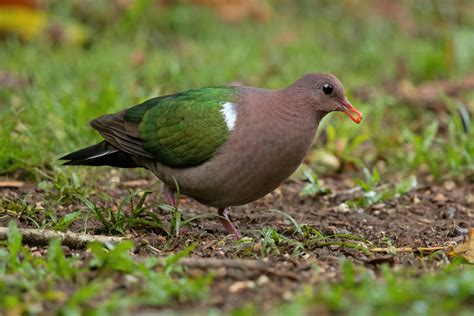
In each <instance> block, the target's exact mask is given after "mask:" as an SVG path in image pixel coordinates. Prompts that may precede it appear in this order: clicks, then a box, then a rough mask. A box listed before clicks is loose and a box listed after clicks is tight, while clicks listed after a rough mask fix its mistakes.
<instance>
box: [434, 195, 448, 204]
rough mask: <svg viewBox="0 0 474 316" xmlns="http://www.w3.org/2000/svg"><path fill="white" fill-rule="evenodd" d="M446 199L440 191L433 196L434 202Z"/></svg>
mask: <svg viewBox="0 0 474 316" xmlns="http://www.w3.org/2000/svg"><path fill="white" fill-rule="evenodd" d="M447 200H448V198H447V197H446V196H445V195H444V194H442V193H438V194H436V195H435V196H434V197H433V201H435V202H446V201H447Z"/></svg>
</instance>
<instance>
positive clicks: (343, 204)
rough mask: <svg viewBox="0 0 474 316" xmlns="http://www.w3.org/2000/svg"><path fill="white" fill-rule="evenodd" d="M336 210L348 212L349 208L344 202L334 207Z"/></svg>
mask: <svg viewBox="0 0 474 316" xmlns="http://www.w3.org/2000/svg"><path fill="white" fill-rule="evenodd" d="M336 211H337V212H340V213H349V212H350V211H351V209H350V208H349V205H347V204H346V203H341V204H339V205H338V206H337V207H336Z"/></svg>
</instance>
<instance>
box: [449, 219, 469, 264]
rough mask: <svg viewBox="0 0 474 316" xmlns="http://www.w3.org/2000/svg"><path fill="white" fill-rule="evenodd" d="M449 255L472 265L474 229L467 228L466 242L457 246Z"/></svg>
mask: <svg viewBox="0 0 474 316" xmlns="http://www.w3.org/2000/svg"><path fill="white" fill-rule="evenodd" d="M449 254H450V255H451V256H459V257H462V258H464V259H466V260H467V261H468V262H469V263H474V228H469V231H468V233H467V237H466V240H465V241H464V242H463V243H462V244H460V245H457V246H456V247H455V248H454V249H453V250H452V251H451V252H450V253H449Z"/></svg>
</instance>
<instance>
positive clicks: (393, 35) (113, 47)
mask: <svg viewBox="0 0 474 316" xmlns="http://www.w3.org/2000/svg"><path fill="white" fill-rule="evenodd" d="M270 2H271V5H272V8H273V12H274V18H273V19H271V20H270V21H269V22H268V23H263V24H261V23H258V22H255V21H252V20H251V19H249V20H246V21H243V22H241V23H223V22H222V21H220V20H219V19H218V18H216V16H215V14H214V13H213V11H212V10H210V9H206V8H202V7H196V6H189V5H173V6H168V7H166V8H164V9H160V10H156V9H153V8H152V7H150V6H151V5H152V4H151V2H150V1H136V4H134V5H133V7H132V8H130V9H129V10H128V11H126V12H124V13H123V14H116V15H115V14H112V13H110V12H113V11H111V10H110V8H109V7H108V6H107V5H104V4H101V3H99V2H98V3H93V2H89V4H88V6H85V7H84V8H82V9H83V10H85V11H82V12H78V10H77V8H75V7H74V5H72V4H69V3H64V2H62V1H53V2H52V4H51V6H50V15H51V17H52V18H53V19H55V20H57V21H61V23H64V25H69V24H71V23H72V24H77V25H79V27H80V29H81V32H82V33H81V34H82V35H83V36H84V37H85V38H86V41H85V42H84V43H81V42H80V41H79V42H78V43H64V42H63V43H55V42H54V41H51V39H50V38H49V37H48V36H46V35H43V36H40V37H39V38H37V39H34V40H33V41H22V40H20V39H18V38H17V37H15V36H5V38H3V39H2V43H1V45H2V49H0V71H4V72H6V73H8V74H10V75H11V76H14V77H15V78H23V79H25V81H26V83H25V84H24V85H22V86H18V87H15V86H13V87H10V88H9V87H4V86H0V175H2V176H6V177H12V178H18V179H21V180H24V181H27V182H29V183H33V186H34V187H33V188H32V189H31V192H30V193H28V194H26V195H24V196H5V197H2V199H1V200H0V220H1V221H2V223H7V222H10V219H15V220H16V221H17V222H18V223H19V224H22V225H25V226H28V227H35V228H48V229H54V230H60V231H64V230H68V229H72V228H74V229H76V230H80V231H84V232H86V231H95V232H101V233H105V234H117V235H127V234H129V233H130V232H132V231H134V230H140V229H141V230H145V231H147V232H148V233H150V234H151V233H156V234H158V235H160V236H161V235H163V236H165V239H166V240H167V243H166V247H167V248H169V249H170V248H172V247H173V246H175V245H174V242H177V241H183V239H180V238H181V237H182V236H183V227H185V226H186V225H189V224H190V223H191V222H193V221H195V220H198V219H199V218H201V217H203V216H201V215H198V216H196V217H191V218H184V216H183V214H181V212H180V210H179V208H178V207H176V208H172V207H169V206H166V205H160V209H161V211H163V212H165V215H166V216H167V217H166V216H165V217H166V219H165V220H164V219H163V217H162V216H158V215H157V212H156V211H157V210H156V208H153V206H151V205H152V204H153V203H152V202H147V198H149V196H148V191H130V190H129V191H127V192H126V193H125V194H122V196H125V197H124V198H122V199H121V200H116V199H115V197H114V196H108V195H106V194H105V193H104V191H103V190H100V189H98V186H97V185H96V183H101V185H102V184H103V185H106V186H107V187H108V188H110V187H114V185H115V184H114V183H112V182H113V181H111V179H101V176H102V175H103V173H101V172H100V171H99V172H94V171H91V169H85V168H65V167H62V166H60V162H58V158H59V157H61V156H62V155H63V154H65V153H68V152H70V151H72V150H75V149H77V148H79V147H81V146H86V145H90V144H92V143H94V142H96V141H98V140H99V139H100V137H99V136H98V134H97V133H96V132H94V131H93V130H92V129H91V128H90V127H89V124H88V122H89V121H90V120H92V119H94V118H95V117H97V116H100V115H103V114H105V113H111V112H116V111H118V110H121V109H123V108H125V107H127V106H130V105H133V104H137V103H139V102H141V101H143V100H145V99H147V98H150V97H153V96H156V95H161V94H167V93H172V92H177V91H182V90H186V89H190V88H195V87H200V86H206V85H220V84H230V83H235V82H238V83H243V84H245V85H250V86H259V87H267V88H281V87H284V86H287V85H288V84H290V83H291V82H293V81H294V80H295V79H297V78H298V77H299V76H301V75H302V74H304V73H307V72H311V71H327V72H332V73H335V74H337V75H338V76H339V77H340V78H341V79H342V81H343V83H344V85H345V88H346V92H347V95H348V97H349V99H350V100H351V102H352V103H354V104H355V105H357V107H358V108H359V109H360V111H361V112H362V113H364V121H363V123H362V124H361V125H360V126H359V125H355V124H352V122H350V121H349V120H348V119H347V117H345V116H344V115H342V114H341V113H334V114H331V115H329V116H328V117H327V118H325V119H324V121H323V122H322V124H321V126H320V129H319V140H318V141H317V143H316V144H315V146H314V148H313V149H312V151H311V153H310V154H309V155H308V159H307V161H306V164H307V166H306V170H305V172H304V180H305V181H306V182H307V184H306V186H305V187H304V188H303V190H302V191H301V198H302V199H311V198H317V197H319V196H321V195H324V194H327V193H329V189H328V188H327V187H326V185H325V183H324V182H323V181H322V180H321V179H322V178H323V177H324V176H325V175H331V176H333V175H341V174H344V175H347V174H349V175H350V177H351V178H352V179H354V180H353V182H354V185H358V186H360V187H361V189H362V196H361V197H360V198H357V199H353V200H352V201H350V202H348V203H349V204H350V205H351V206H354V208H362V209H367V208H368V207H370V206H371V205H373V204H376V203H381V202H383V201H387V200H391V199H395V198H397V197H399V196H400V195H403V194H406V193H408V192H410V190H412V189H414V188H415V186H416V185H417V184H418V183H424V181H425V180H426V179H434V180H435V181H443V180H447V179H452V180H460V181H461V182H462V181H466V182H469V181H470V182H472V179H473V177H474V158H473V157H474V142H473V141H472V139H473V138H474V123H472V122H474V120H472V122H471V124H470V126H468V128H467V130H466V128H465V127H464V126H463V125H462V122H461V120H460V118H459V115H458V114H457V105H458V104H457V102H459V101H458V100H454V99H450V98H449V97H447V96H440V99H443V100H445V101H446V103H447V104H448V106H449V108H450V112H449V113H447V114H443V115H439V114H437V113H435V112H433V111H428V110H426V109H425V108H423V107H421V106H420V107H416V106H412V105H408V104H406V103H405V102H404V101H400V100H398V99H397V98H395V97H394V96H393V95H391V93H389V92H387V90H386V89H385V88H384V87H386V86H391V85H393V84H398V83H399V82H400V81H402V82H405V83H407V84H410V85H413V84H418V83H421V82H425V81H430V80H437V79H446V80H451V79H457V78H461V77H463V76H465V75H467V74H469V72H470V71H471V69H474V49H473V48H474V47H473V44H472V43H474V38H473V36H472V34H473V29H474V24H473V21H474V19H473V18H472V12H473V10H470V9H469V8H468V9H466V8H465V7H464V6H465V4H463V3H461V2H456V3H454V4H452V6H450V7H449V8H450V10H448V9H449V8H448V9H446V11H444V9H443V8H442V5H441V4H442V3H441V2H440V1H435V0H433V1H420V2H409V1H402V2H401V3H402V4H403V5H404V6H405V7H407V8H408V12H409V13H410V15H411V16H412V20H413V21H414V22H415V28H416V31H413V33H412V32H410V31H409V30H408V31H407V30H406V29H405V28H404V25H403V23H404V22H403V21H401V22H397V21H396V20H394V19H391V18H387V17H386V16H383V15H382V14H381V13H380V12H376V11H367V9H363V8H362V7H361V6H358V5H357V4H356V3H357V1H351V2H350V3H349V2H347V4H346V5H341V4H339V3H333V2H328V1H316V2H315V1H299V2H298V5H296V4H294V3H292V2H290V1H282V0H274V1H270ZM451 9H452V10H451ZM471 9H472V7H471ZM405 22H406V21H405ZM61 25H63V24H61ZM134 56H143V58H144V61H143V62H140V61H139V60H137V58H136V57H134ZM138 59H139V58H138ZM364 89H369V90H370V91H373V96H372V97H371V98H370V99H368V100H366V99H364V98H362V97H360V95H361V91H362V90H364ZM473 96H474V95H473V94H472V93H468V94H466V95H465V99H464V100H465V103H466V104H468V105H469V104H470V105H472V102H473ZM359 97H360V98H359ZM364 100H365V101H364ZM471 109H472V108H471ZM119 176H120V174H119ZM393 179H395V180H393ZM389 180H390V181H389ZM35 190H36V191H35ZM37 192H46V193H47V194H46V196H45V199H44V200H43V201H41V202H40V203H36V202H32V200H34V199H33V198H32V196H33V195H35V194H36V193H37ZM108 192H110V191H108ZM178 201H179V199H178ZM67 205H74V209H68V212H66V213H65V211H60V210H61V208H63V207H66V206H67ZM155 205H156V204H155ZM272 215H276V216H278V217H279V218H282V220H283V221H284V222H285V223H287V224H288V226H289V227H290V228H287V229H283V230H279V229H276V228H274V227H265V228H263V229H261V230H259V231H256V232H251V234H250V238H249V239H245V240H243V241H242V242H241V243H236V244H233V245H232V246H231V247H233V249H234V252H233V254H234V255H235V256H237V257H243V258H248V257H253V258H258V259H262V258H268V257H270V258H271V257H274V258H279V257H282V256H283V255H285V254H287V253H288V254H290V255H291V256H292V258H298V257H300V256H302V255H303V254H304V253H306V252H311V251H312V250H314V249H316V248H321V247H323V248H325V249H326V248H327V249H330V250H334V249H344V250H353V251H355V252H356V253H358V254H361V255H370V246H371V243H370V241H368V240H366V239H365V238H364V236H357V235H351V234H348V235H341V234H335V235H334V234H324V233H322V232H320V231H319V230H317V229H316V228H314V227H311V226H309V225H304V224H300V223H298V222H297V221H296V220H295V219H294V218H293V217H291V216H290V215H288V214H286V213H284V212H282V211H281V210H276V211H274V212H273V213H272ZM205 216H207V215H205ZM91 221H95V222H96V223H99V224H98V225H96V226H94V227H89V224H90V222H91ZM387 243H389V244H391V241H390V240H388V241H387ZM133 248H134V246H133V245H132V244H131V243H127V242H126V243H123V244H120V245H118V246H115V247H112V246H110V247H106V248H104V247H103V246H100V245H90V246H89V248H88V251H87V252H85V253H87V255H84V257H81V255H66V254H65V253H64V251H63V249H62V248H61V246H60V245H59V244H58V242H56V241H54V242H52V243H51V244H50V245H49V247H48V249H47V251H43V252H40V253H39V254H38V253H37V252H35V250H32V249H30V248H28V247H26V246H24V245H22V243H21V236H20V235H19V234H18V232H17V231H16V230H15V227H14V226H13V224H11V226H10V235H9V239H8V241H7V242H5V243H4V244H2V245H1V246H0V306H2V307H0V308H3V309H4V310H3V311H8V312H11V313H13V314H15V313H16V314H21V313H32V314H34V313H41V312H43V311H51V312H52V313H56V312H57V313H63V314H69V313H88V312H93V311H94V312H96V313H98V314H100V313H103V314H108V313H113V312H114V311H120V310H128V311H135V309H139V308H140V307H141V306H152V307H163V306H165V307H167V306H170V305H173V304H174V305H177V304H178V303H179V304H181V303H183V304H190V305H192V304H194V303H195V304H199V302H203V301H206V300H208V299H209V297H208V296H207V294H206V293H208V290H209V286H210V284H211V283H212V277H211V276H209V275H198V276H192V277H191V276H189V275H188V274H187V273H185V271H184V270H183V269H182V267H180V266H179V265H176V264H175V263H174V262H175V261H176V258H179V257H180V256H185V255H188V254H189V253H190V252H191V251H192V247H191V248H186V247H185V250H184V251H183V252H181V253H178V254H177V255H172V256H170V257H169V259H168V261H169V262H170V263H168V264H165V265H164V266H163V265H159V264H158V263H157V262H155V261H154V260H153V258H150V257H149V258H147V259H144V260H142V259H141V258H137V256H135V255H133V251H132V250H133ZM43 250H44V249H43ZM341 266H342V267H343V269H342V271H341V277H340V279H338V280H333V281H334V282H330V283H328V284H327V285H326V284H323V285H318V286H316V287H311V286H308V287H307V288H306V290H305V291H304V292H303V293H302V294H300V295H298V296H297V299H296V300H294V302H289V303H287V304H285V305H283V306H280V307H279V309H280V310H281V313H286V312H288V313H290V312H291V313H299V312H301V313H302V312H303V311H308V310H309V311H312V310H314V309H315V310H319V309H321V310H323V311H324V310H326V311H329V312H331V313H351V312H352V313H353V314H376V313H378V312H380V314H385V315H393V314H396V313H397V312H400V311H409V312H410V313H412V314H428V313H439V314H443V313H448V312H451V311H453V308H454V307H453V306H455V305H457V306H458V307H459V310H458V312H459V314H462V313H468V311H469V308H471V307H472V297H473V288H472V286H471V285H470V284H472V278H473V276H474V275H473V273H472V270H471V268H468V267H464V266H463V265H455V264H453V265H449V266H447V267H445V268H443V269H441V271H440V272H439V273H427V274H425V275H423V276H421V277H419V278H416V277H413V275H410V271H409V269H407V270H405V269H402V270H403V271H395V269H390V268H388V267H383V268H382V269H381V271H380V272H379V273H377V275H376V276H375V275H373V274H371V271H373V270H371V269H365V268H362V267H361V266H359V265H357V264H352V263H349V262H347V261H344V262H343V263H342V264H341ZM123 280H127V282H125V283H124V282H122V281H123ZM87 281H90V282H87ZM123 284H126V288H125V289H124V288H122V287H121V286H123ZM99 290H100V291H99ZM97 293H99V294H97ZM430 293H434V294H433V295H431V294H430ZM402 294H403V295H402ZM177 302H178V303H177ZM354 306H356V308H355V307H354ZM394 306H398V307H394ZM255 308H256V307H255V306H254V305H252V304H249V305H247V306H245V307H243V308H241V309H238V310H235V311H234V313H235V314H236V315H247V314H251V313H254V312H255ZM211 312H212V311H211ZM216 313H217V312H216Z"/></svg>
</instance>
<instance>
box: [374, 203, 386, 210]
mask: <svg viewBox="0 0 474 316" xmlns="http://www.w3.org/2000/svg"><path fill="white" fill-rule="evenodd" d="M385 206H386V205H385V203H377V204H375V205H374V206H372V208H373V209H374V210H381V209H383V208H385Z"/></svg>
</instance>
